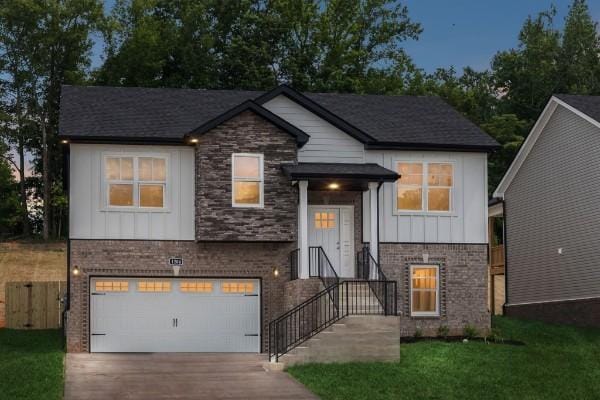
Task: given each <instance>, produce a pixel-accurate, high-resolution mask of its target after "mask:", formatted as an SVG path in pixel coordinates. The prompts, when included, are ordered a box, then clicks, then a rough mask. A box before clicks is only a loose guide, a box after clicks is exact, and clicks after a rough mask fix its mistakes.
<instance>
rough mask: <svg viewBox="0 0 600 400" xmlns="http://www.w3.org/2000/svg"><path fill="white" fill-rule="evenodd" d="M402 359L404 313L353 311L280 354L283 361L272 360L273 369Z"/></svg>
mask: <svg viewBox="0 0 600 400" xmlns="http://www.w3.org/2000/svg"><path fill="white" fill-rule="evenodd" d="M399 359H400V317H396V316H379V315H364V316H363V315H351V316H348V317H345V318H343V319H341V320H340V321H338V322H337V323H335V324H333V325H331V326H330V327H328V328H327V329H325V330H323V331H322V332H319V333H318V334H317V335H315V336H313V337H312V338H310V339H308V340H307V341H306V342H304V343H302V344H301V345H300V346H298V347H296V348H294V349H292V350H291V351H290V352H289V353H287V354H284V355H283V356H281V357H279V363H271V364H274V365H272V366H271V367H270V369H278V370H279V369H283V368H284V366H290V365H297V364H305V363H334V362H353V361H398V360H399ZM277 364H280V365H277Z"/></svg>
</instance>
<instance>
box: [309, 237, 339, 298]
mask: <svg viewBox="0 0 600 400" xmlns="http://www.w3.org/2000/svg"><path fill="white" fill-rule="evenodd" d="M308 275H309V276H310V277H311V278H317V277H318V278H321V282H323V286H325V288H328V287H330V286H333V285H335V284H336V283H338V282H339V281H340V278H339V277H338V274H337V273H336V272H335V269H334V268H333V265H331V261H329V257H327V254H325V250H323V247H321V246H310V247H309V248H308Z"/></svg>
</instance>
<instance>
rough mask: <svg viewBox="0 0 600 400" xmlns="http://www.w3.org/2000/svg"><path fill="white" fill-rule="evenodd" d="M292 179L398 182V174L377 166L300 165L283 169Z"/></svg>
mask: <svg viewBox="0 0 600 400" xmlns="http://www.w3.org/2000/svg"><path fill="white" fill-rule="evenodd" d="M281 168H282V169H283V171H284V172H285V174H286V175H287V176H288V177H289V178H290V179H301V178H341V179H343V178H358V179H360V178H363V179H377V180H385V181H396V180H397V179H398V177H399V176H398V174H397V173H396V172H394V171H392V170H389V169H387V168H384V167H382V166H380V165H377V164H342V163H298V164H288V165H284V166H282V167H281Z"/></svg>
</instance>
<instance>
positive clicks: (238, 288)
mask: <svg viewBox="0 0 600 400" xmlns="http://www.w3.org/2000/svg"><path fill="white" fill-rule="evenodd" d="M221 291H222V292H223V293H243V294H248V293H253V292H254V284H253V283H252V282H224V283H223V285H222V287H221Z"/></svg>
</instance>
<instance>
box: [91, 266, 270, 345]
mask: <svg viewBox="0 0 600 400" xmlns="http://www.w3.org/2000/svg"><path fill="white" fill-rule="evenodd" d="M94 278H96V279H111V278H112V279H117V280H118V279H169V278H171V279H181V280H186V279H232V280H235V279H251V280H256V281H258V287H259V290H258V339H259V340H258V348H259V350H258V354H261V353H263V352H264V351H265V347H264V345H263V339H264V338H263V333H264V330H263V301H264V299H263V294H264V293H263V287H264V286H263V278H262V277H261V276H253V275H251V276H222V275H208V276H203V275H196V274H194V275H190V276H174V275H166V276H157V275H147V274H142V275H131V274H125V275H110V274H108V275H98V274H90V275H88V276H87V282H86V283H87V288H84V290H86V289H87V293H86V295H85V296H84V299H85V301H86V302H87V305H86V306H87V307H86V308H87V316H86V318H87V322H88V324H87V352H88V353H91V352H92V351H91V350H92V291H93V290H92V280H93V279H94Z"/></svg>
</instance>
